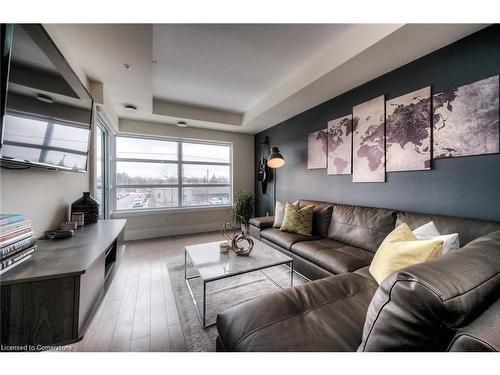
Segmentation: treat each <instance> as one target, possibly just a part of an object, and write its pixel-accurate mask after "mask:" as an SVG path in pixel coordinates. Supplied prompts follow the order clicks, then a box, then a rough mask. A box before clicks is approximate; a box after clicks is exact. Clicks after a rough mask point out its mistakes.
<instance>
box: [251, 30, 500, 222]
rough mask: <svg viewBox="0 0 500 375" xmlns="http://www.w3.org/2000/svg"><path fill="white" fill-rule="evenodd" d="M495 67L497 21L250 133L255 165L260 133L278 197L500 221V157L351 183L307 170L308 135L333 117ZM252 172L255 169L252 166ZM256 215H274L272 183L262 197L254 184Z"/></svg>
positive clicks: (438, 163)
mask: <svg viewBox="0 0 500 375" xmlns="http://www.w3.org/2000/svg"><path fill="white" fill-rule="evenodd" d="M499 72H500V25H498V24H496V25H493V26H489V27H487V28H485V29H483V30H480V31H479V32H476V33H474V34H472V35H470V36H468V37H466V38H464V39H461V40H459V41H457V42H455V43H453V44H450V45H448V46H446V47H443V48H442V49H440V50H437V51H435V52H433V53H431V54H428V55H426V56H424V57H421V58H420V59H418V60H415V61H413V62H411V63H409V64H407V65H404V66H402V67H400V68H398V69H396V70H393V71H391V72H389V73H387V74H384V75H382V76H380V77H378V78H376V79H374V80H372V81H369V82H367V83H365V84H363V85H361V86H359V87H356V88H354V89H352V90H350V91H348V92H346V93H344V94H342V95H340V96H337V97H335V98H333V99H330V100H328V101H327V102H325V103H322V104H320V105H318V106H316V107H314V108H311V109H309V110H307V111H305V112H303V113H301V114H299V115H297V116H295V117H293V118H290V119H288V120H286V121H283V122H282V123H280V124H277V125H275V126H273V127H272V128H269V129H267V130H265V131H263V132H261V133H258V134H256V135H255V158H256V160H255V162H256V168H257V167H258V161H259V160H258V159H259V157H260V154H261V148H260V147H261V145H260V143H261V142H262V141H263V139H264V137H265V136H266V135H267V136H269V139H270V143H271V145H276V146H278V147H279V149H280V151H281V153H282V154H283V156H284V157H285V160H286V164H285V166H284V167H282V168H281V169H279V170H278V173H277V179H276V182H277V191H276V193H277V199H278V200H281V201H287V200H295V199H297V198H307V199H316V200H325V201H330V202H339V203H348V204H355V205H363V206H372V207H387V208H395V209H399V210H405V211H415V212H424V213H436V214H443V215H455V216H462V217H472V218H480V219H489V220H497V221H500V154H495V155H485V156H470V157H462V158H455V159H440V160H433V161H432V170H430V171H418V172H415V171H414V172H390V173H387V174H386V181H387V182H386V183H353V182H352V176H351V175H344V176H328V175H327V174H326V169H318V170H307V135H308V133H310V132H313V131H316V130H320V129H324V128H326V126H327V122H328V121H329V120H331V119H334V118H337V117H340V116H342V115H346V114H349V113H351V112H352V107H353V106H355V105H357V104H360V103H363V102H365V101H367V100H369V99H372V98H374V97H376V96H379V95H382V94H385V95H386V100H388V99H392V98H395V97H398V96H399V95H402V94H406V93H408V92H411V91H413V90H417V89H420V88H422V87H425V86H427V85H431V87H432V92H433V93H437V92H440V91H442V90H447V89H452V88H455V87H458V86H461V85H465V84H468V83H471V82H474V81H477V80H480V79H483V78H487V77H490V76H493V75H496V74H499ZM256 170H257V169H256ZM255 196H256V213H257V215H258V216H262V215H265V214H266V212H269V213H270V214H272V212H273V207H272V206H273V185H272V183H271V184H270V185H269V186H268V191H267V194H266V195H263V194H262V189H261V186H260V183H259V182H257V181H256V182H255Z"/></svg>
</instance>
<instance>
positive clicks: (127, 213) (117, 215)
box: [111, 205, 233, 219]
mask: <svg viewBox="0 0 500 375" xmlns="http://www.w3.org/2000/svg"><path fill="white" fill-rule="evenodd" d="M232 208H233V206H232V205H224V206H198V207H175V208H157V209H151V210H121V211H114V212H111V218H112V219H122V218H127V217H133V216H149V215H168V214H176V213H187V212H210V211H220V210H230V209H232Z"/></svg>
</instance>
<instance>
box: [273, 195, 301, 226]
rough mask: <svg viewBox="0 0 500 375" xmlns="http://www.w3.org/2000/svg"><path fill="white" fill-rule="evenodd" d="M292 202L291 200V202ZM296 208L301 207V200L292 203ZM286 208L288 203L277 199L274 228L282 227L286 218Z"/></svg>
mask: <svg viewBox="0 0 500 375" xmlns="http://www.w3.org/2000/svg"><path fill="white" fill-rule="evenodd" d="M290 203H291V202H290ZM292 204H293V205H294V206H295V207H296V208H299V201H295V202H293V203H292ZM285 208H286V203H283V202H280V201H276V207H275V209H274V223H273V228H278V229H279V228H281V225H282V224H283V220H284V219H285Z"/></svg>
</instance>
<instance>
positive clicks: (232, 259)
mask: <svg viewBox="0 0 500 375" xmlns="http://www.w3.org/2000/svg"><path fill="white" fill-rule="evenodd" d="M219 243H220V241H217V242H210V243H204V244H199V245H190V246H185V247H184V279H185V282H186V285H187V287H188V289H189V293H190V294H191V299H192V300H193V304H194V308H195V310H196V314H197V315H198V319H199V320H200V323H201V326H202V327H203V328H206V327H208V326H211V325H213V324H215V323H211V324H206V321H205V316H206V302H207V301H206V299H207V284H208V283H210V282H213V281H217V280H221V279H225V278H228V277H232V276H237V275H242V274H245V273H249V272H254V271H261V270H263V269H266V268H271V267H275V266H279V265H288V267H289V269H290V286H293V258H291V257H289V256H287V255H285V254H283V253H281V252H279V251H278V250H275V249H273V248H272V247H270V246H267V245H266V244H263V243H262V242H260V241H258V240H256V239H254V247H253V249H252V252H251V253H250V255H249V256H237V255H236V254H235V253H234V252H233V251H231V250H229V251H228V252H227V253H221V252H220V248H219ZM188 258H189V260H190V261H191V264H192V266H193V268H194V269H195V270H196V274H195V275H188ZM262 274H263V275H264V276H265V277H266V278H267V279H269V280H270V281H271V282H272V283H273V284H274V285H276V286H277V287H278V288H280V289H283V288H282V287H281V286H280V285H278V283H276V282H275V281H274V280H272V279H271V278H270V277H269V276H268V275H266V274H265V273H264V272H262ZM197 278H200V279H201V282H202V284H203V286H202V287H203V294H202V302H201V306H200V307H198V303H197V302H196V299H195V297H194V294H193V290H192V289H191V285H190V284H189V281H190V280H192V279H197Z"/></svg>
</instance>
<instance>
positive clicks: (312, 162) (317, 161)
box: [307, 129, 328, 169]
mask: <svg viewBox="0 0 500 375" xmlns="http://www.w3.org/2000/svg"><path fill="white" fill-rule="evenodd" d="M327 149H328V136H327V129H323V130H320V131H317V132H314V133H309V136H308V139H307V169H320V168H326V157H327Z"/></svg>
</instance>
